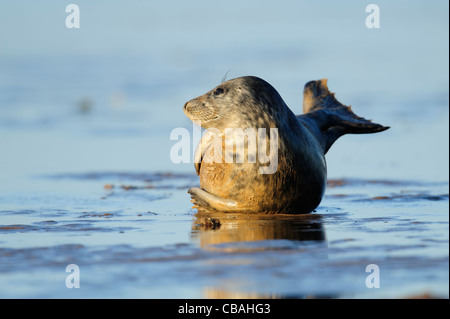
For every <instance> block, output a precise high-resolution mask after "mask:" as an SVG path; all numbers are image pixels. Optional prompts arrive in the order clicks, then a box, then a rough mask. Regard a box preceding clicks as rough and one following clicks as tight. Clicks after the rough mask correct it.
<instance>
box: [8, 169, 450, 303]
mask: <svg viewBox="0 0 450 319" xmlns="http://www.w3.org/2000/svg"><path fill="white" fill-rule="evenodd" d="M39 179H40V181H39V183H41V184H42V183H44V184H46V190H51V189H52V187H54V188H58V187H59V186H60V185H61V183H62V182H63V183H64V185H71V186H72V188H73V189H78V190H79V191H78V192H76V193H74V194H73V195H71V194H70V192H68V193H67V194H66V195H65V196H64V195H60V196H53V197H50V198H48V199H47V201H44V200H43V198H37V199H36V200H39V201H40V205H39V207H36V205H33V203H32V201H33V199H31V198H29V199H28V200H29V201H28V202H23V201H22V199H19V198H9V199H7V201H6V202H5V199H4V198H3V205H2V210H1V211H0V234H1V237H0V238H1V239H0V260H1V262H0V283H1V287H2V289H0V297H2V298H11V297H19V298H60V297H63V298H224V297H225V298H243V297H245V298H328V297H332V298H411V297H417V296H419V297H420V296H428V297H431V298H448V284H447V283H448V267H449V264H448V247H449V246H448V240H449V238H448V204H449V201H448V184H445V183H428V184H426V183H417V182H411V181H389V180H379V181H377V180H358V179H339V180H330V181H329V183H328V189H327V193H326V196H325V198H324V200H323V202H322V204H321V205H320V206H319V207H318V208H317V210H316V211H315V212H314V213H312V214H308V215H277V216H273V215H258V214H256V215H240V214H220V213H214V212H197V211H196V210H193V209H189V207H190V202H189V196H188V194H187V193H186V190H187V185H191V184H193V183H194V184H195V183H196V182H197V181H196V176H195V175H190V174H167V173H160V174H148V173H142V174H141V173H85V174H60V175H53V176H41V177H39ZM82 189H85V190H89V193H90V194H89V195H86V196H80V195H79V193H82V191H81V190H82ZM55 193H57V190H56V189H55ZM75 198H76V199H75ZM8 207H9V208H8ZM69 264H76V265H78V266H79V268H80V289H68V288H66V286H65V279H66V277H67V276H68V275H69V274H68V273H66V272H65V269H66V266H67V265H69ZM369 264H376V265H378V266H379V269H380V288H371V289H370V288H367V287H366V284H365V281H366V278H367V276H368V275H369V273H366V272H365V270H366V266H367V265H369Z"/></svg>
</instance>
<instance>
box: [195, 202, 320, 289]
mask: <svg viewBox="0 0 450 319" xmlns="http://www.w3.org/2000/svg"><path fill="white" fill-rule="evenodd" d="M191 237H192V239H193V240H194V241H197V242H198V243H199V245H200V247H201V248H202V249H205V250H207V251H214V252H221V253H226V254H230V255H228V256H229V257H230V258H229V259H226V258H225V259H221V260H220V261H219V262H217V264H215V265H219V264H220V263H226V264H228V266H230V267H232V266H236V265H238V264H239V263H240V262H243V263H245V262H248V263H249V264H250V267H256V268H257V269H256V268H255V269H253V268H250V270H249V271H250V272H252V274H251V275H252V276H253V277H255V276H256V279H250V281H252V280H253V281H256V282H262V281H264V280H266V279H267V278H259V277H258V275H256V273H257V272H258V270H259V268H261V267H264V268H266V269H267V270H269V272H271V273H275V272H276V271H277V266H276V265H271V264H270V262H268V260H274V259H275V260H276V259H277V257H279V256H280V255H278V254H280V253H281V254H283V252H284V253H285V255H287V254H289V255H290V257H289V258H294V259H295V260H297V261H298V260H301V262H305V260H309V259H310V258H311V255H312V254H314V256H315V257H314V258H317V257H318V255H321V256H320V257H319V259H322V260H323V259H326V258H327V256H326V250H327V249H326V241H325V231H324V227H323V224H322V217H321V215H319V214H303V215H287V214H278V215H268V214H237V213H220V212H215V211H206V210H201V211H199V212H198V213H197V214H196V215H195V220H194V222H193V226H192V232H191ZM318 247H319V249H318V250H319V251H320V252H319V253H317V248H318ZM255 252H256V253H255ZM257 252H263V255H261V254H258V253H257ZM264 252H267V254H264ZM252 253H255V254H252ZM274 254H275V255H274ZM236 256H241V259H237V260H231V258H232V257H236ZM289 260H291V259H289ZM252 265H253V266H252ZM285 266H286V265H285ZM287 267H288V268H291V270H290V271H294V272H296V271H300V269H298V268H297V267H298V265H297V264H295V263H294V264H289V263H288V265H287ZM249 275H250V274H249ZM274 276H275V277H276V275H274ZM231 277H233V276H231ZM225 281H226V282H225V283H223V284H220V285H218V286H215V287H207V288H205V289H204V294H205V297H206V298H284V297H289V298H291V297H295V298H304V297H311V296H308V295H306V294H303V293H299V294H295V296H291V295H290V294H289V296H287V295H284V294H279V293H272V292H267V291H264V290H265V289H262V290H261V289H258V288H256V290H257V291H254V290H253V289H252V287H251V288H250V290H251V291H249V289H248V285H247V286H246V285H245V284H244V285H243V284H242V282H240V280H239V279H237V280H236V278H227V279H226V280H225ZM219 286H220V287H219ZM250 286H252V285H251V284H250Z"/></svg>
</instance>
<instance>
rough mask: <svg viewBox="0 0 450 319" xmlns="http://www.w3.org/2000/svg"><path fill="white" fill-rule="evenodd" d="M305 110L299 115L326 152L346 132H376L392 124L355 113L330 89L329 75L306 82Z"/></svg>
mask: <svg viewBox="0 0 450 319" xmlns="http://www.w3.org/2000/svg"><path fill="white" fill-rule="evenodd" d="M303 113H304V114H303V115H300V116H297V118H298V119H299V120H300V121H302V122H303V123H304V124H306V125H307V126H308V128H309V129H310V130H311V131H312V132H313V133H314V134H315V135H316V137H317V138H318V139H319V141H320V142H321V144H322V147H323V149H324V152H325V153H326V152H327V151H328V150H329V149H330V147H331V145H333V143H334V142H335V141H336V140H337V139H338V138H339V137H341V136H342V135H344V134H364V133H377V132H382V131H385V130H387V129H388V128H389V127H387V126H383V125H380V124H376V123H372V121H370V120H366V119H365V118H362V117H359V116H357V115H356V114H355V113H353V111H352V110H351V108H350V106H346V105H343V104H342V103H341V102H339V101H338V100H337V99H336V98H335V97H334V93H331V92H330V91H329V90H328V87H327V80H326V79H322V80H318V81H311V82H308V83H306V85H305V89H304V91H303Z"/></svg>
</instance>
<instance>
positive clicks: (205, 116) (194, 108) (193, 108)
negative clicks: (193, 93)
mask: <svg viewBox="0 0 450 319" xmlns="http://www.w3.org/2000/svg"><path fill="white" fill-rule="evenodd" d="M183 112H184V114H186V116H187V117H188V118H189V119H190V120H191V121H193V122H198V121H201V122H202V123H208V122H211V121H214V120H217V119H218V118H219V116H218V114H217V113H216V112H215V111H214V109H213V108H211V107H207V106H205V104H204V103H199V102H198V101H196V100H195V99H194V100H191V101H188V102H186V103H185V104H184V106H183ZM202 126H203V125H202ZM203 127H204V126H203Z"/></svg>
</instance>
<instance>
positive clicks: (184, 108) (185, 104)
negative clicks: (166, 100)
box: [183, 102, 189, 111]
mask: <svg viewBox="0 0 450 319" xmlns="http://www.w3.org/2000/svg"><path fill="white" fill-rule="evenodd" d="M188 103H189V102H186V103H184V106H183V110H185V111H187V105H188Z"/></svg>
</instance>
